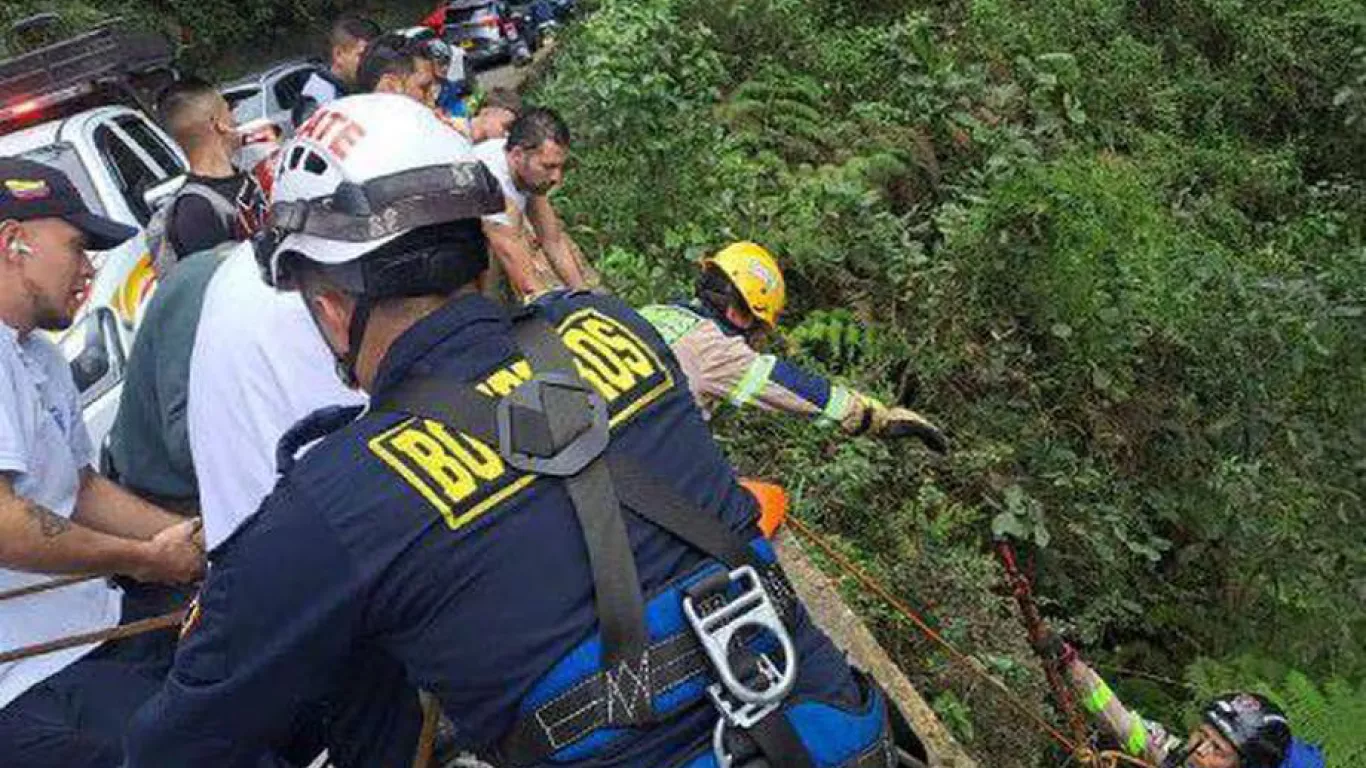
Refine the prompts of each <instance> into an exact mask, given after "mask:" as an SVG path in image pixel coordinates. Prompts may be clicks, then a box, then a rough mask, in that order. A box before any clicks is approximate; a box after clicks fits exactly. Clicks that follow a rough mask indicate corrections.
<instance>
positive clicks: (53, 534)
mask: <svg viewBox="0 0 1366 768" xmlns="http://www.w3.org/2000/svg"><path fill="white" fill-rule="evenodd" d="M24 510H25V511H26V512H28V516H29V517H31V518H33V522H35V523H37V524H38V530H40V531H42V532H43V538H47V539H55V538H57V537H58V536H61V535H62V534H64V533H66V532H67V531H69V530H71V521H70V520H67V519H66V518H65V517H62V516H61V515H59V514H57V513H56V512H53V511H52V510H50V509H48V508H47V507H44V506H43V505H41V504H37V503H35V502H32V501H30V502H27V503H26V504H25V505H24Z"/></svg>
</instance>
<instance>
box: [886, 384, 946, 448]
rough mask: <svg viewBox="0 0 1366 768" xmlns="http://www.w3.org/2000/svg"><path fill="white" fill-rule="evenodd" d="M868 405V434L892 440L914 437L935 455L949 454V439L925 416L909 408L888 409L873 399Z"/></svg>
mask: <svg viewBox="0 0 1366 768" xmlns="http://www.w3.org/2000/svg"><path fill="white" fill-rule="evenodd" d="M866 405H867V407H868V408H869V409H870V419H869V424H868V434H870V435H872V436H874V437H885V438H891V439H898V438H903V437H914V438H917V439H918V440H920V442H922V443H924V444H925V447H926V448H929V449H930V450H931V451H934V452H935V453H939V454H945V453H948V452H949V440H948V438H947V437H944V433H943V432H941V431H940V430H939V427H936V426H935V425H934V424H931V423H930V420H929V419H927V418H925V417H924V416H921V415H920V414H918V413H916V412H915V411H912V410H911V409H909V408H888V407H887V406H885V405H883V404H882V403H879V402H877V401H876V400H873V399H871V398H869V399H868V400H867V401H866Z"/></svg>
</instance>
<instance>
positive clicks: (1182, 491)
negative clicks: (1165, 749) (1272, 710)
mask: <svg viewBox="0 0 1366 768" xmlns="http://www.w3.org/2000/svg"><path fill="white" fill-rule="evenodd" d="M564 43H565V44H564V45H563V46H562V48H561V51H560V55H559V56H558V57H557V59H556V60H555V62H554V64H553V66H552V68H551V71H550V72H549V73H548V74H547V75H546V77H545V78H544V79H543V80H542V82H541V83H540V84H539V86H538V87H537V88H536V89H535V91H534V94H533V95H534V96H535V97H536V98H538V99H540V100H542V101H544V102H546V103H548V104H551V105H553V106H555V107H556V108H558V109H561V110H562V111H563V112H564V113H565V114H566V115H567V116H568V117H569V118H570V122H571V124H572V125H573V127H574V129H575V131H576V142H577V143H576V147H575V158H576V159H575V162H576V166H575V167H574V168H573V169H572V172H571V173H570V174H569V182H568V186H567V188H566V189H565V190H564V192H563V193H562V198H563V200H564V203H563V205H564V206H565V208H566V209H567V211H568V215H569V218H570V219H571V220H572V222H573V224H574V225H575V226H576V227H577V229H576V232H577V236H578V237H579V238H580V241H581V242H582V243H584V244H585V245H587V246H590V247H592V249H593V251H594V252H595V253H594V255H595V256H596V257H597V258H598V259H599V261H600V263H601V264H602V265H603V267H604V269H605V271H606V272H607V274H608V275H609V277H610V279H611V281H612V283H613V285H614V287H615V288H616V289H617V290H619V291H620V292H621V293H622V294H624V295H625V296H627V297H629V298H630V299H632V300H634V301H637V302H642V303H643V302H648V301H657V300H662V299H668V298H671V297H680V296H683V295H684V294H686V292H687V290H688V285H689V282H690V280H691V278H692V274H693V270H694V262H695V260H696V259H697V258H698V257H699V256H700V255H701V254H703V253H704V252H706V251H707V250H709V249H713V248H716V247H718V246H719V245H721V244H723V243H725V242H726V241H728V240H730V239H734V238H754V239H757V240H760V241H762V242H764V243H766V244H768V245H769V246H771V247H772V248H774V249H775V250H776V251H777V252H778V253H780V254H781V255H782V257H783V259H784V261H785V264H786V266H787V268H788V270H789V285H790V292H791V295H792V297H793V302H792V304H793V307H792V310H791V312H790V313H789V317H788V318H787V322H786V326H787V329H788V339H787V340H788V344H789V346H790V351H791V353H792V354H794V355H795V356H796V357H798V358H799V359H800V360H801V361H802V362H804V363H806V364H808V365H810V366H813V367H814V368H817V369H819V370H822V371H824V372H826V373H829V374H831V375H833V376H836V377H840V378H843V379H845V380H847V381H850V382H853V383H856V384H858V385H860V386H862V387H866V388H867V389H868V390H870V391H871V392H873V393H876V394H877V395H879V396H881V397H883V398H885V399H886V400H888V401H897V402H902V403H907V404H911V405H912V406H914V407H917V408H920V409H922V410H924V411H925V412H927V413H929V414H932V415H933V416H935V417H938V418H939V419H941V420H942V422H943V423H944V424H946V425H947V426H948V427H950V428H951V429H952V430H953V432H954V440H955V446H956V451H955V453H954V455H953V456H952V457H951V458H949V459H948V460H935V459H933V458H931V457H930V456H929V455H927V454H925V453H924V452H922V451H920V450H918V449H915V448H912V447H909V446H900V445H898V446H889V445H882V444H878V443H874V442H872V441H857V442H852V443H845V442H842V441H839V440H835V439H832V438H831V437H830V436H829V435H828V434H825V433H821V432H818V431H816V430H814V429H811V428H808V427H806V426H804V425H797V424H792V423H789V422H786V421H783V420H779V419H768V418H762V417H758V418H756V417H749V416H746V417H743V418H734V417H732V418H731V419H729V420H723V421H722V422H721V424H720V433H721V435H722V437H723V439H724V440H726V442H727V444H728V447H729V449H730V450H731V452H732V453H733V455H735V456H737V457H738V458H739V460H740V462H741V464H742V465H743V467H744V468H745V470H746V471H747V472H749V473H752V474H755V475H761V476H766V477H770V478H777V479H780V480H782V481H783V482H785V483H787V484H788V486H789V488H790V490H792V491H793V492H794V493H795V494H796V495H797V497H798V503H797V506H796V513H797V514H798V515H800V516H802V517H803V518H804V519H806V520H808V521H812V522H814V523H816V524H818V525H819V526H820V527H821V528H822V529H824V530H825V531H826V532H828V533H831V534H834V535H836V536H837V537H839V540H840V541H841V542H842V544H843V546H845V547H846V548H847V550H848V551H849V552H850V553H852V554H854V555H856V556H857V557H858V558H859V559H860V560H861V561H863V562H864V563H865V564H867V565H869V566H870V567H872V568H874V569H876V570H877V571H878V572H879V573H880V574H881V576H882V577H883V578H885V579H886V580H887V581H888V582H889V583H891V584H894V585H895V586H896V588H897V589H898V590H900V591H901V592H902V593H903V594H904V595H905V596H906V597H907V598H909V599H911V600H913V601H916V602H918V603H919V604H921V605H926V606H929V607H930V611H931V613H933V614H934V615H935V616H936V617H937V619H938V621H939V622H940V624H941V626H942V628H943V629H944V630H945V631H946V633H947V634H948V636H949V637H950V638H951V639H953V640H954V641H956V642H958V643H960V644H961V645H962V646H963V647H964V648H966V649H968V650H971V651H972V652H974V653H975V654H977V656H978V657H979V658H980V659H982V660H983V662H984V663H985V664H986V665H987V666H988V667H989V668H990V669H991V670H993V671H994V672H995V673H996V674H997V675H998V676H1000V677H1002V678H1003V679H1005V680H1006V681H1008V682H1010V683H1011V684H1013V685H1017V686H1019V687H1020V688H1021V690H1023V691H1025V692H1026V694H1027V695H1029V696H1031V697H1034V698H1035V699H1036V700H1039V701H1042V700H1043V699H1044V691H1043V687H1042V684H1041V676H1040V675H1039V674H1038V672H1037V667H1036V666H1035V665H1034V662H1033V661H1032V659H1031V656H1030V652H1029V650H1028V648H1027V646H1026V645H1025V644H1024V642H1023V639H1022V633H1021V631H1020V629H1019V625H1018V624H1017V623H1016V620H1015V619H1014V615H1013V613H1012V610H1011V608H1010V604H1009V600H1008V597H1007V596H1005V595H1003V594H1002V593H1001V592H1000V590H999V588H998V585H999V584H1000V581H1001V579H1000V576H999V574H998V569H997V567H996V566H995V564H994V562H993V560H992V558H991V555H990V551H989V548H988V546H987V545H988V542H989V540H990V537H991V535H992V533H993V532H996V533H1008V534H1012V535H1014V536H1017V537H1019V538H1021V539H1023V540H1025V541H1027V542H1030V546H1029V547H1028V549H1030V550H1031V551H1032V553H1033V561H1034V565H1033V572H1034V573H1035V575H1036V576H1037V581H1038V585H1037V587H1038V592H1039V593H1040V595H1041V596H1042V597H1043V598H1044V599H1045V603H1046V604H1045V612H1046V613H1047V614H1049V616H1050V617H1051V619H1052V620H1053V621H1054V622H1055V623H1056V624H1057V625H1058V626H1059V627H1061V628H1063V629H1064V630H1065V631H1066V632H1067V634H1069V635H1070V636H1071V637H1073V638H1074V639H1075V640H1076V641H1077V642H1078V643H1079V644H1081V646H1082V647H1083V649H1084V651H1085V653H1086V654H1087V655H1088V656H1090V657H1091V658H1094V659H1096V660H1098V661H1099V662H1101V663H1102V664H1104V665H1106V666H1112V667H1123V668H1125V669H1129V670H1139V671H1146V672H1148V673H1155V674H1156V675H1157V676H1159V677H1163V678H1168V679H1167V680H1166V681H1165V682H1163V681H1158V680H1153V679H1149V678H1147V677H1141V676H1136V675H1134V674H1132V673H1120V672H1112V673H1111V675H1112V676H1113V677H1114V678H1115V679H1116V681H1117V682H1118V683H1119V685H1118V687H1119V689H1120V692H1121V693H1122V695H1124V696H1126V697H1127V698H1129V699H1130V700H1132V702H1133V703H1134V704H1136V705H1139V706H1141V707H1143V708H1144V709H1145V710H1146V711H1147V712H1148V713H1149V714H1150V715H1151V716H1155V717H1163V718H1166V719H1168V720H1170V721H1174V722H1180V721H1182V720H1183V719H1188V718H1189V717H1190V716H1191V715H1192V714H1193V713H1192V711H1191V709H1190V707H1191V704H1192V703H1193V702H1194V701H1197V700H1198V699H1199V698H1200V697H1201V696H1203V695H1205V694H1208V693H1209V692H1211V691H1212V690H1215V689H1217V688H1227V687H1232V686H1236V685H1252V686H1257V687H1259V688H1262V689H1265V690H1270V691H1272V692H1273V693H1275V694H1276V695H1277V696H1279V697H1280V698H1281V699H1282V700H1283V701H1286V702H1287V703H1288V704H1289V705H1290V706H1291V708H1292V710H1294V714H1295V715H1296V716H1297V717H1298V718H1299V719H1300V721H1301V723H1302V724H1303V726H1304V728H1305V731H1306V733H1312V734H1313V735H1315V736H1316V737H1317V738H1321V739H1326V740H1328V741H1329V743H1330V753H1331V754H1332V757H1333V764H1334V765H1338V766H1348V765H1355V764H1357V763H1358V762H1359V761H1360V759H1361V753H1360V752H1356V753H1355V755H1356V756H1355V757H1353V754H1354V752H1353V751H1354V750H1362V749H1363V737H1362V735H1361V729H1360V727H1359V723H1360V722H1361V720H1360V712H1361V711H1362V705H1363V700H1364V697H1366V690H1363V683H1362V681H1363V679H1366V654H1363V648H1364V647H1366V646H1363V643H1362V637H1366V634H1363V631H1364V630H1366V610H1363V601H1366V538H1363V536H1362V533H1361V530H1362V527H1361V526H1362V524H1363V522H1366V520H1363V507H1364V505H1363V495H1366V484H1364V483H1363V477H1364V476H1366V314H1364V313H1366V240H1364V239H1363V237H1364V236H1366V12H1363V7H1362V6H1361V5H1360V3H1358V2H1355V0H1299V1H1291V0H1286V1H1284V2H1251V1H1247V0H1137V1H1134V2H1130V1H1128V0H1028V1H1026V0H956V1H955V2H948V3H923V4H922V3H914V2H898V1H896V0H880V1H879V2H854V1H853V0H823V1H817V0H736V1H735V2H724V3H719V2H716V1H715V0H629V1H628V0H621V1H617V0H602V2H600V3H598V10H597V12H596V13H595V14H594V15H593V16H592V17H591V18H590V19H589V20H588V21H586V22H585V23H584V24H582V25H581V26H580V27H579V28H577V29H575V30H573V31H572V33H571V34H570V35H569V36H568V39H566V40H565V41H564ZM866 607H867V608H868V609H869V611H870V614H869V615H870V616H871V617H872V618H873V619H874V620H875V621H876V622H877V623H878V625H879V628H880V630H882V633H883V636H884V638H885V639H886V641H887V642H888V643H889V645H891V646H892V647H893V648H894V649H895V650H896V652H897V653H899V654H900V655H901V658H902V660H903V661H904V663H905V666H906V667H907V669H908V670H909V671H910V672H912V673H913V674H914V675H916V676H917V677H918V679H919V681H920V683H921V684H922V685H924V686H925V687H926V688H927V689H928V690H929V691H930V692H931V693H936V694H937V699H936V705H937V707H938V708H939V710H940V711H941V714H942V715H943V716H944V717H945V718H946V719H947V720H948V721H949V722H950V723H951V724H952V725H953V726H954V727H955V728H956V729H957V731H958V733H959V734H960V735H961V736H962V737H963V738H964V739H965V740H967V741H968V742H969V743H970V744H971V745H972V748H973V749H975V750H976V751H977V752H978V753H979V755H980V756H981V757H983V758H989V759H988V761H987V762H988V763H989V764H991V765H994V766H1006V765H1034V764H1044V763H1040V761H1044V760H1045V756H1046V754H1047V752H1046V747H1045V745H1044V744H1043V742H1042V741H1040V740H1038V739H1035V738H1033V737H1032V736H1030V731H1029V730H1028V728H1027V727H1026V726H1025V724H1024V723H1022V722H1019V721H1017V720H1016V719H1014V717H1013V716H1012V715H1011V714H1010V712H1009V710H1008V709H1006V708H1005V707H1004V704H1003V702H1001V701H1000V700H999V698H998V697H996V696H994V695H992V694H991V693H990V691H989V690H988V688H987V687H985V686H981V685H979V684H975V683H974V682H973V679H972V678H971V677H969V676H967V675H965V674H964V672H963V671H962V670H961V669H957V668H955V667H953V666H951V665H949V664H948V663H947V661H946V659H945V658H944V657H943V656H942V655H940V654H938V653H936V652H935V651H934V649H933V647H932V646H929V645H927V644H925V643H924V642H922V641H920V640H919V639H917V638H916V637H915V635H914V634H913V630H911V629H910V628H909V627H907V626H900V625H898V624H897V623H896V622H895V621H894V620H893V619H891V618H890V617H889V616H888V615H887V614H886V613H885V612H883V611H882V610H881V609H880V608H879V607H878V606H876V605H874V604H872V603H868V604H867V606H866ZM1353 708H1354V709H1353ZM1352 712H1356V713H1357V714H1356V715H1353V714H1351V713H1352ZM1045 762H1046V761H1045Z"/></svg>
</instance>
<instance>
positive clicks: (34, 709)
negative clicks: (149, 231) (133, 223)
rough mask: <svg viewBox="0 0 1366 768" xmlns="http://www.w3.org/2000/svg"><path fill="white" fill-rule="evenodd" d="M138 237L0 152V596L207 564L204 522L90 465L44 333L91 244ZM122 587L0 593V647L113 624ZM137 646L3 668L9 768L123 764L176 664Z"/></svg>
mask: <svg viewBox="0 0 1366 768" xmlns="http://www.w3.org/2000/svg"><path fill="white" fill-rule="evenodd" d="M135 234H137V230H135V229H133V228H131V227H127V226H124V225H122V224H118V223H116V222H114V221H110V220H108V219H105V218H102V217H99V216H95V215H94V214H92V213H90V211H89V210H88V209H87V208H86V206H85V204H84V203H83V202H82V200H81V197H80V194H79V193H78V192H77V191H76V189H75V187H74V186H73V185H72V184H71V182H70V181H69V180H68V179H67V178H66V177H65V176H63V175H62V174H61V173H60V172H58V171H56V170H53V169H51V168H48V167H47V166H44V165H40V164H38V163H34V162H30V161H26V160H18V159H14V158H0V592H8V591H11V590H15V589H20V588H24V587H29V586H32V585H36V584H41V583H43V582H45V581H48V580H49V579H50V578H51V577H50V575H47V574H81V573H90V574H105V575H115V574H123V575H129V576H132V577H135V578H137V579H139V580H142V581H157V582H166V583H179V582H186V581H192V580H194V579H196V578H198V577H199V575H200V574H201V573H202V569H203V550H202V548H201V546H200V544H199V543H198V541H197V532H198V523H197V521H192V520H186V519H184V518H182V517H179V516H177V515H174V514H171V513H169V512H166V511H165V510H162V509H159V508H157V507H155V506H152V505H151V504H148V503H146V502H144V501H141V500H140V499H138V498H137V497H135V496H133V495H132V494H130V493H128V492H127V491H124V490H123V489H121V488H119V487H118V486H116V485H114V484H113V483H111V482H109V481H107V480H105V479H103V478H101V477H100V476H99V475H97V474H95V472H94V471H93V470H92V469H91V468H90V464H91V462H92V461H93V459H94V450H93V448H92V446H91V444H90V437H89V435H87V434H86V430H85V423H84V422H83V421H82V418H81V410H80V400H79V396H78V395H77V391H76V385H75V383H74V382H73V381H72V375H71V368H70V366H69V365H68V364H67V362H66V360H65V359H63V357H62V355H61V352H60V351H58V349H57V348H56V346H54V345H53V343H52V342H51V341H49V340H48V339H47V338H46V336H45V335H44V333H43V332H44V331H60V330H62V329H65V328H67V327H68V326H70V324H71V322H72V319H73V318H74V317H75V314H76V312H77V310H78V309H79V308H80V306H81V304H82V303H83V301H84V299H85V293H86V291H87V290H88V287H89V282H90V278H91V277H92V275H93V274H94V268H93V267H92V266H91V263H90V260H89V258H88V257H87V256H86V254H85V250H86V249H87V248H89V249H94V250H107V249H109V248H113V247H115V246H117V245H118V244H120V243H122V242H124V241H125V240H127V239H128V238H130V237H132V236H133V235H135ZM122 597H123V595H122V592H120V591H119V590H117V589H114V588H111V587H110V586H108V585H107V583H106V582H105V581H103V580H95V581H85V582H79V583H77V584H73V585H70V586H66V587H63V588H60V589H52V590H46V591H42V592H37V593H34V594H29V595H26V596H23V597H18V598H12V599H7V600H3V601H0V652H2V651H13V650H17V649H20V648H27V647H30V646H33V645H36V644H39V643H44V642H47V641H51V640H56V639H59V638H64V637H67V636H70V635H75V634H82V633H86V632H92V631H98V630H103V629H107V628H109V627H112V626H114V625H116V624H118V622H119V619H120V616H121V612H122V607H121V601H122ZM134 647H135V644H132V643H124V644H120V643H106V644H102V645H85V646H81V647H77V648H71V649H67V650H64V651H58V652H55V653H47V654H41V655H35V656H31V657H29V658H25V659H21V660H18V661H13V662H9V663H5V664H0V765H4V766H24V768H49V767H51V768H59V767H60V768H70V767H71V766H89V767H90V768H102V767H104V766H116V765H118V764H120V763H121V762H122V760H123V748H122V732H123V727H124V724H125V723H126V722H127V721H128V719H129V718H130V717H131V716H132V714H133V712H134V711H136V709H137V707H138V706H140V705H141V704H142V702H143V701H144V700H145V699H146V698H147V697H149V696H150V695H151V694H152V693H154V692H155V691H156V688H157V686H158V684H159V681H160V676H161V674H163V673H164V671H165V668H166V666H167V665H168V664H169V662H170V659H169V658H168V657H167V658H156V657H155V655H153V654H150V653H142V652H141V651H139V652H134V651H133V650H132V649H133V648H134ZM137 647H138V648H140V649H147V648H151V647H152V646H150V645H146V644H143V645H138V646H137Z"/></svg>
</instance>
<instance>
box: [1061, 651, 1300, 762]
mask: <svg viewBox="0 0 1366 768" xmlns="http://www.w3.org/2000/svg"><path fill="white" fill-rule="evenodd" d="M1035 650H1036V651H1038V652H1039V655H1040V656H1041V657H1042V658H1043V659H1044V660H1045V661H1046V662H1050V663H1054V664H1057V665H1059V666H1061V668H1062V670H1063V672H1064V674H1065V675H1066V677H1067V679H1068V681H1069V682H1070V683H1071V685H1072V687H1073V689H1075V690H1076V691H1077V693H1078V696H1079V698H1080V699H1081V703H1082V706H1083V707H1084V708H1085V709H1086V711H1087V712H1090V713H1091V714H1092V715H1094V716H1096V717H1099V718H1100V720H1101V722H1102V723H1104V725H1105V727H1106V729H1107V730H1109V732H1110V733H1111V734H1112V735H1113V736H1114V737H1115V739H1116V740H1118V741H1119V743H1120V745H1121V746H1122V747H1123V749H1124V752H1125V753H1127V754H1129V755H1132V756H1133V757H1137V758H1140V759H1143V760H1146V761H1148V762H1150V763H1152V764H1153V765H1155V766H1158V768H1323V765H1324V763H1323V756H1322V754H1321V753H1320V752H1319V749H1318V748H1317V747H1315V746H1313V745H1310V744H1307V743H1305V742H1303V741H1300V740H1299V739H1295V738H1293V737H1292V736H1291V733H1290V721H1289V720H1288V719H1287V718H1286V716H1285V713H1284V712H1282V711H1281V709H1280V708H1279V707H1277V706H1276V705H1275V704H1273V703H1272V702H1271V701H1270V700H1269V699H1267V698H1266V697H1264V696H1260V695H1258V694H1255V693H1248V692H1242V693H1230V694H1225V695H1223V696H1219V697H1218V698H1216V699H1214V700H1213V701H1211V702H1209V703H1208V704H1206V705H1205V707H1204V708H1203V710H1202V711H1201V718H1200V719H1201V722H1200V725H1199V726H1197V727H1196V728H1195V729H1194V730H1193V731H1191V734H1190V736H1189V737H1187V739H1186V740H1185V741H1182V740H1181V739H1180V737H1179V736H1177V735H1176V734H1175V733H1174V732H1172V731H1171V730H1170V729H1168V728H1166V727H1165V726H1163V725H1161V724H1159V723H1154V722H1151V721H1149V720H1145V719H1144V718H1143V717H1141V716H1140V715H1139V714H1137V713H1135V712H1132V711H1130V710H1129V709H1128V708H1127V707H1125V706H1124V703H1123V702H1122V701H1120V700H1119V699H1118V698H1117V697H1116V696H1115V694H1114V691H1112V690H1111V689H1110V686H1109V685H1107V684H1106V683H1105V681H1104V680H1102V679H1101V677H1100V675H1098V674H1096V672H1095V670H1093V669H1091V668H1090V667H1089V666H1087V665H1086V663H1085V662H1083V661H1082V660H1081V656H1080V655H1079V654H1078V653H1077V650H1076V648H1074V647H1072V645H1071V644H1070V643H1067V642H1066V641H1064V640H1063V639H1062V638H1061V637H1059V636H1058V635H1057V634H1056V633H1055V632H1053V630H1051V629H1048V628H1045V629H1044V632H1043V635H1042V636H1041V637H1040V638H1039V641H1038V642H1037V643H1035Z"/></svg>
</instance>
